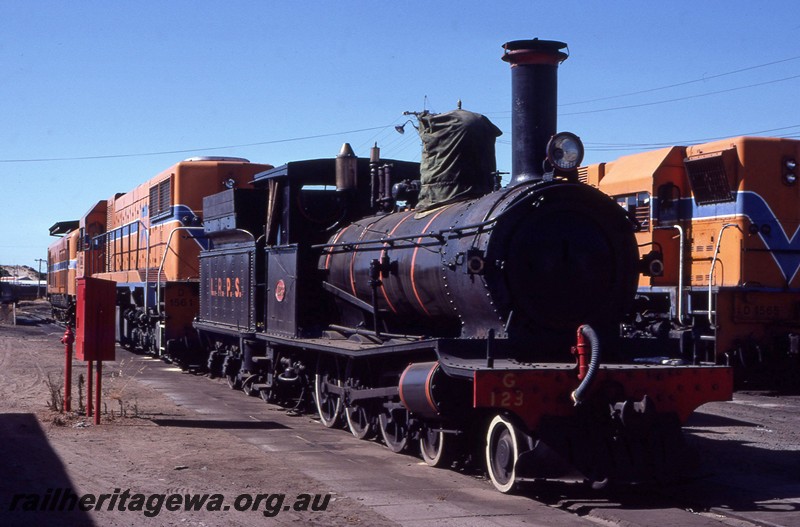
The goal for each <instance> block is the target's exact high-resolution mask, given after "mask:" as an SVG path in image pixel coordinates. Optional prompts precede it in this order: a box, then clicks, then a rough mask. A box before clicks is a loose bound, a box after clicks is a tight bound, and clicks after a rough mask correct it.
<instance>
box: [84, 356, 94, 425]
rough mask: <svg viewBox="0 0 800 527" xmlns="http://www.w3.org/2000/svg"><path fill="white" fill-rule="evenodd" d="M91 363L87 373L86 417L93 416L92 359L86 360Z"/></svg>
mask: <svg viewBox="0 0 800 527" xmlns="http://www.w3.org/2000/svg"><path fill="white" fill-rule="evenodd" d="M86 362H87V364H88V365H89V367H88V370H87V372H86V373H87V375H86V417H91V416H92V382H93V379H92V369H93V368H92V367H93V363H92V361H86Z"/></svg>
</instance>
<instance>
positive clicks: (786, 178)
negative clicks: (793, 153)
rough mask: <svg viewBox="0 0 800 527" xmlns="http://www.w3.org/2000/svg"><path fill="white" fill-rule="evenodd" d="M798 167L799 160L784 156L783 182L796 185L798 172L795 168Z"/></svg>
mask: <svg viewBox="0 0 800 527" xmlns="http://www.w3.org/2000/svg"><path fill="white" fill-rule="evenodd" d="M796 168H797V161H795V160H794V159H793V158H784V159H783V182H784V184H786V185H794V184H795V183H797V174H795V169H796Z"/></svg>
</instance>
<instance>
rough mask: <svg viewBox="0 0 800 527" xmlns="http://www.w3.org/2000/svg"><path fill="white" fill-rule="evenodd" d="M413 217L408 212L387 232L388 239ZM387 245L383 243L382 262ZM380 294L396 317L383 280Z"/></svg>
mask: <svg viewBox="0 0 800 527" xmlns="http://www.w3.org/2000/svg"><path fill="white" fill-rule="evenodd" d="M413 215H414V213H413V212H409V213H408V214H407V215H406V217H405V218H403V219H402V220H400V221H398V222H397V224H396V225H395V226H394V227H392V230H391V231H389V234H387V236H388V237H391V236H392V235H393V234H394V233H395V231H396V230H397V228H398V227H399V226H400V225H401V224H402V223H403V222H404V221H406V220H407V219H408V218H410V217H411V216H413ZM388 245H389V244H386V243H385V244H383V250H382V251H381V260H383V257H384V256H386V247H388ZM381 293H383V298H384V299H385V300H386V303H387V304H388V305H389V309H391V310H392V313H394V314H395V315H396V314H397V309H395V308H394V305H393V304H392V301H391V300H389V294H388V293H387V292H386V287H385V286H384V285H383V280H381Z"/></svg>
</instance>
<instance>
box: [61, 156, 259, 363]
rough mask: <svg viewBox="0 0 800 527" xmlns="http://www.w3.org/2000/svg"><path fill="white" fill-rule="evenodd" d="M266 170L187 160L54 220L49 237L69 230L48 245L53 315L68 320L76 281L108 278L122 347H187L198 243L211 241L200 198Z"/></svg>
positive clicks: (242, 163) (230, 161)
mask: <svg viewBox="0 0 800 527" xmlns="http://www.w3.org/2000/svg"><path fill="white" fill-rule="evenodd" d="M270 168H272V167H271V166H270V165H263V164H253V163H250V162H248V161H247V160H245V159H240V158H216V157H204V158H191V159H187V160H186V161H182V162H180V163H178V164H176V165H173V166H172V167H170V168H168V169H167V170H165V171H163V172H162V173H161V174H159V175H157V176H156V177H154V178H152V179H150V180H149V181H147V182H146V183H144V184H142V185H139V186H138V187H136V188H135V189H133V190H132V191H130V192H128V193H125V194H116V195H114V196H113V197H111V198H110V199H108V200H104V201H100V202H98V203H97V204H96V205H94V206H93V207H92V208H91V209H89V211H88V212H87V213H86V214H85V215H84V216H83V217H82V218H81V219H80V220H79V221H73V222H59V223H56V224H55V225H54V226H53V227H52V228H51V234H53V235H59V234H65V233H66V235H65V236H64V237H63V238H61V239H59V240H58V241H56V242H54V243H53V244H52V245H51V246H50V247H49V249H48V266H49V267H48V269H49V271H50V274H49V278H48V298H50V301H51V303H52V304H53V310H54V314H55V316H56V318H57V319H59V320H62V321H65V322H71V320H72V317H73V315H74V305H75V280H76V279H77V278H80V277H83V276H93V277H96V278H102V279H106V280H113V281H115V282H116V283H117V319H118V338H119V341H120V343H121V344H123V345H125V346H128V347H133V348H136V349H139V350H142V351H150V352H158V351H163V350H164V349H165V347H166V346H167V343H170V345H176V346H180V345H185V344H186V343H185V342H184V340H185V338H186V335H187V334H191V333H192V332H191V331H189V330H190V329H191V324H192V319H193V318H194V317H195V315H196V314H197V305H198V304H197V295H198V280H199V274H200V272H199V269H198V257H199V253H200V248H201V247H206V246H207V243H208V241H207V239H206V237H205V236H204V234H203V228H202V215H203V211H202V204H203V197H205V196H208V195H210V194H215V193H217V192H219V191H221V190H224V189H225V188H234V187H249V186H250V181H251V180H252V179H253V176H254V175H255V174H256V173H259V172H263V171H264V170H268V169H270Z"/></svg>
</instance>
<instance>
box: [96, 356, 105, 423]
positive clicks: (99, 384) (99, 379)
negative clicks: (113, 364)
mask: <svg viewBox="0 0 800 527" xmlns="http://www.w3.org/2000/svg"><path fill="white" fill-rule="evenodd" d="M96 374H97V377H96V381H97V382H95V392H94V424H96V425H99V424H100V393H101V392H102V391H103V390H102V387H103V385H102V382H103V381H102V377H103V361H100V360H99V361H97V370H96Z"/></svg>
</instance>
